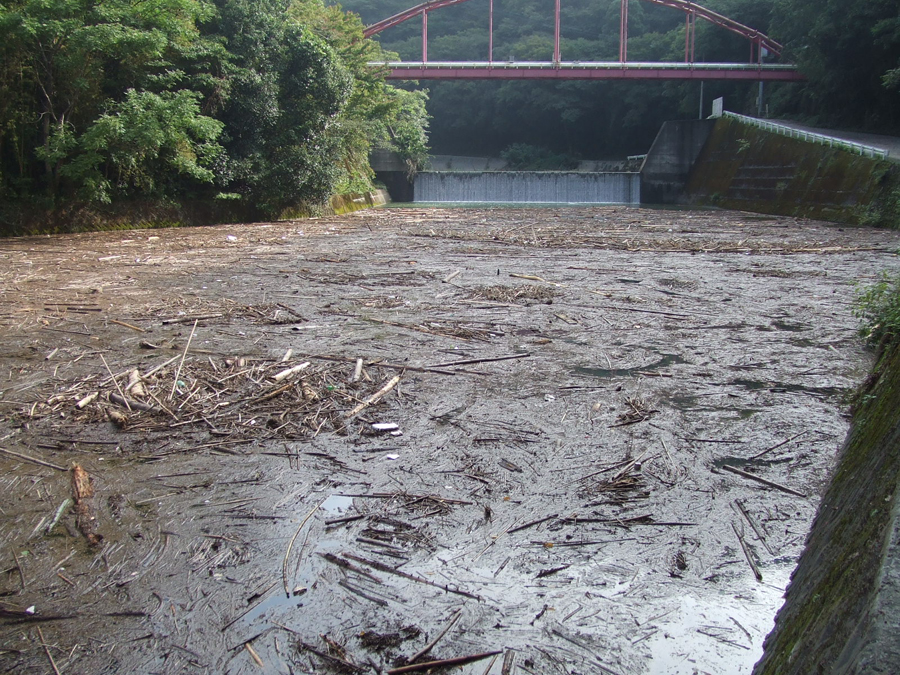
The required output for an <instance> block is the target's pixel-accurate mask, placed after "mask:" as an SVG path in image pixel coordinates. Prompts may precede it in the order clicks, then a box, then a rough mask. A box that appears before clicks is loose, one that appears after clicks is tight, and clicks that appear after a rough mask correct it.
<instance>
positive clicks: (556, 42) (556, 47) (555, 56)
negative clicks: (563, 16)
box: [553, 0, 562, 63]
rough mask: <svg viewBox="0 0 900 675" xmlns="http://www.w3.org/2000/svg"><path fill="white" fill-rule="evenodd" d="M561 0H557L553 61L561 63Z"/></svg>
mask: <svg viewBox="0 0 900 675" xmlns="http://www.w3.org/2000/svg"><path fill="white" fill-rule="evenodd" d="M561 60H562V59H561V58H560V55H559V0H556V24H555V29H554V32H553V63H559V62H560V61H561Z"/></svg>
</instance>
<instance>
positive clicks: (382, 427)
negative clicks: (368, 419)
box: [372, 422, 400, 431]
mask: <svg viewBox="0 0 900 675" xmlns="http://www.w3.org/2000/svg"><path fill="white" fill-rule="evenodd" d="M372 428H373V429H374V430H375V431H396V430H397V429H399V428H400V425H399V424H396V423H394V422H375V423H374V424H373V425H372Z"/></svg>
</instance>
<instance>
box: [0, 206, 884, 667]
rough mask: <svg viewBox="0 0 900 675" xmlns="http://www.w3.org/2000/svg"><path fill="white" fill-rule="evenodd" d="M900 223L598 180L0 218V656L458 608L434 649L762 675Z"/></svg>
mask: <svg viewBox="0 0 900 675" xmlns="http://www.w3.org/2000/svg"><path fill="white" fill-rule="evenodd" d="M898 246H900V234H898V233H893V232H880V231H871V230H851V229H840V228H837V227H835V226H831V225H826V224H822V223H815V222H808V221H798V220H793V219H777V218H760V217H758V216H751V215H748V214H741V213H731V212H704V213H697V212H666V211H649V210H641V209H625V208H608V207H604V208H589V209H587V208H585V209H581V208H569V209H565V208H561V209H522V210H519V209H426V208H416V209H399V208H398V209H385V210H379V211H369V212H361V213H358V214H356V215H353V216H349V217H343V218H333V219H322V220H314V221H302V222H300V221H298V222H291V223H278V224H260V225H254V226H243V227H239V226H223V227H217V228H205V229H194V230H166V231H136V232H129V233H124V234H123V233H102V234H89V235H80V236H68V237H52V238H34V239H21V240H8V241H4V242H2V243H0V258H2V267H0V279H2V282H0V293H2V295H0V303H2V304H0V323H2V335H3V338H2V343H0V362H2V370H0V375H2V384H0V399H2V403H0V406H2V411H3V418H2V421H3V427H2V429H0V438H2V443H0V448H2V449H3V451H4V452H3V453H2V454H0V471H2V478H0V488H2V492H0V509H2V514H3V518H2V520H0V542H2V544H0V546H2V548H0V565H2V570H0V571H2V575H0V594H2V597H0V669H2V670H5V671H16V672H34V673H40V672H47V673H51V672H53V670H54V669H58V671H59V672H61V673H125V672H135V673H138V672H140V673H182V672H210V673H212V672H215V673H220V672H221V673H243V672H246V673H254V672H272V673H304V672H341V671H342V669H343V671H345V672H350V671H352V670H354V669H358V671H359V672H385V671H387V670H389V669H390V668H395V667H397V666H398V665H402V664H403V663H404V662H405V659H408V658H410V657H412V656H413V655H415V654H416V653H417V652H419V651H421V650H422V649H423V648H425V647H426V646H427V645H429V644H430V643H431V642H432V641H433V640H434V639H435V638H438V637H440V636H441V634H442V631H444V629H446V628H448V627H449V630H447V632H446V633H445V634H443V636H442V637H441V638H440V640H439V641H438V642H437V644H436V645H434V646H433V648H432V649H431V650H430V651H429V652H427V654H425V655H423V656H421V657H420V658H419V661H428V660H438V659H449V658H454V657H465V656H470V655H478V654H484V653H490V652H495V651H496V652H499V653H498V654H496V655H495V656H491V657H488V658H485V659H483V660H480V661H477V662H476V663H473V664H470V665H464V666H462V667H459V668H458V669H457V670H456V671H454V672H461V673H471V674H475V673H478V674H481V673H488V672H489V673H493V674H494V675H497V674H498V673H501V672H502V673H619V674H621V675H624V674H625V673H695V672H696V673H716V674H719V673H748V672H750V669H751V667H752V664H753V663H754V662H755V661H756V660H757V659H758V658H759V655H760V652H761V644H762V639H763V637H764V635H765V634H766V633H767V632H768V631H769V630H770V628H771V625H772V620H773V617H774V614H775V612H776V610H777V608H778V607H779V605H780V603H781V595H782V592H783V589H784V586H785V584H786V582H787V580H788V577H789V575H790V573H791V571H792V569H793V567H794V565H795V562H796V559H797V556H798V555H799V553H800V551H801V548H802V545H803V542H804V538H805V536H806V533H807V531H808V529H809V526H810V520H811V518H812V515H813V513H814V510H815V507H816V504H817V501H818V496H819V494H820V491H821V489H822V488H823V485H824V482H825V480H826V478H827V472H828V471H829V469H830V467H831V466H832V463H833V460H834V456H835V453H836V451H837V450H838V448H839V446H840V444H841V442H842V440H843V438H844V435H845V433H846V430H847V417H846V402H847V396H848V394H849V392H850V391H851V390H852V389H853V387H854V386H855V385H856V384H858V383H859V381H860V380H861V379H862V378H863V377H864V376H865V373H866V371H867V368H868V366H869V360H868V356H867V355H866V353H865V352H864V350H863V348H862V345H861V343H860V342H859V341H858V339H857V338H856V336H855V326H856V321H855V319H854V318H853V316H852V299H853V294H854V291H853V286H852V284H853V282H855V281H857V280H861V281H863V282H865V281H870V280H872V279H874V277H875V275H876V273H877V272H878V271H880V270H882V269H894V270H896V269H897V268H898V267H900V265H898V260H897V257H896V255H895V252H896V250H897V248H898ZM457 272H458V273H457ZM288 352H290V353H288ZM358 359H362V367H361V368H359V369H358V366H357V364H358V361H357V360H358ZM303 364H308V365H306V366H304V367H302V368H300V366H303ZM286 371H287V374H285V372H286ZM354 375H356V376H357V377H354ZM376 425H379V426H376ZM392 425H396V427H394V426H392ZM382 426H383V428H382ZM10 453H18V456H16V455H13V454H10ZM760 453H762V454H761V456H758V457H756V458H754V456H757V455H760ZM23 457H24V458H23ZM25 458H28V459H25ZM31 460H40V461H41V462H45V464H38V463H35V462H34V461H31ZM75 465H78V466H79V467H80V468H81V469H83V470H84V472H86V475H85V473H84V472H82V471H80V470H73V468H72V467H73V466H75ZM725 467H728V468H725ZM735 471H743V472H746V473H749V474H751V475H752V476H757V477H760V478H762V479H765V480H767V481H770V482H774V483H776V484H778V485H781V486H783V487H784V488H787V491H785V490H783V489H778V488H776V487H772V486H771V484H769V485H767V484H763V483H760V482H758V481H756V480H753V479H752V478H748V477H747V476H745V475H740V474H739V473H736V472H735ZM67 500H73V501H67ZM73 502H74V503H73ZM750 561H752V565H753V566H755V568H756V571H758V573H759V576H760V577H761V580H758V579H757V577H756V571H755V570H754V569H753V567H752V566H751V562H750Z"/></svg>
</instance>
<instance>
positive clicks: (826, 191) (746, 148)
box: [687, 117, 900, 223]
mask: <svg viewBox="0 0 900 675" xmlns="http://www.w3.org/2000/svg"><path fill="white" fill-rule="evenodd" d="M898 173H900V172H898V165H897V164H895V163H893V162H889V161H887V160H877V159H872V158H868V157H861V156H859V155H856V154H853V153H851V152H849V151H846V150H841V149H838V148H831V147H828V146H824V145H819V144H816V143H810V142H807V141H802V140H799V139H794V138H788V137H786V136H781V135H779V134H775V133H773V132H770V131H764V130H763V129H759V128H757V127H754V126H750V125H747V124H744V123H741V122H739V121H737V120H735V119H730V118H724V117H723V118H721V119H719V120H718V121H717V122H716V125H715V127H714V129H713V130H712V133H711V134H710V136H709V139H708V140H707V142H706V145H705V146H704V148H703V151H702V152H701V153H700V156H699V157H698V159H697V162H696V163H695V164H694V167H693V170H692V172H691V175H690V178H689V180H688V184H687V193H688V198H689V201H690V202H692V203H695V204H702V205H711V206H719V207H722V208H729V209H740V210H745V211H754V212H757V213H771V214H778V215H788V216H802V217H807V218H817V219H822V220H832V221H837V222H846V223H857V222H860V220H861V219H865V218H866V217H867V215H868V214H869V212H870V211H872V210H877V209H878V208H879V205H880V204H881V203H882V202H883V201H884V200H885V199H887V196H888V195H889V193H890V191H891V190H893V189H894V188H895V187H896V185H897V184H898Z"/></svg>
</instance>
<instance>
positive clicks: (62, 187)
mask: <svg viewBox="0 0 900 675" xmlns="http://www.w3.org/2000/svg"><path fill="white" fill-rule="evenodd" d="M0 33H2V34H3V35H4V40H3V41H2V42H0V200H3V201H4V202H6V203H7V205H9V204H20V205H21V208H23V209H26V210H27V209H28V208H30V207H32V206H33V205H34V204H35V203H37V202H40V203H42V204H44V205H45V206H47V207H64V206H67V205H71V204H78V203H81V204H84V203H88V204H114V203H116V202H122V201H135V200H146V199H156V200H162V201H166V200H196V199H200V200H203V199H207V200H211V199H213V198H215V197H216V196H217V195H228V197H229V199H232V200H234V199H235V198H237V199H238V200H239V201H240V202H241V205H242V207H243V208H244V209H249V210H250V211H254V210H255V211H256V212H258V213H260V214H262V215H265V216H269V217H275V216H278V215H279V214H280V213H281V212H283V211H284V210H285V209H288V208H290V207H292V206H295V205H297V204H299V203H304V202H305V203H317V202H323V201H324V200H326V199H327V198H328V197H329V196H330V195H331V194H332V193H333V192H334V191H335V190H336V189H357V190H360V191H362V190H365V189H368V188H370V187H371V169H370V168H369V166H368V151H369V148H370V147H371V146H372V145H373V144H378V145H384V146H387V147H391V148H392V149H398V150H400V151H401V152H402V153H405V154H406V156H408V157H409V158H410V159H411V161H412V162H413V164H416V163H421V162H423V161H424V156H425V154H426V152H427V149H426V148H427V135H426V131H425V129H426V127H427V115H426V114H425V112H424V99H425V95H424V94H421V93H412V92H401V91H399V90H397V89H394V88H393V87H391V86H389V85H387V84H386V83H385V82H384V77H383V74H380V73H378V72H374V71H373V70H372V69H371V68H369V66H368V62H369V61H384V60H386V59H385V57H384V55H383V54H382V52H381V49H380V47H379V46H378V45H377V44H376V43H374V42H371V41H369V40H365V39H363V36H362V22H361V21H360V20H359V18H358V17H356V16H355V15H351V14H348V13H346V12H343V11H342V10H340V8H338V7H326V6H325V5H324V3H323V0H212V2H211V1H209V0H149V1H147V2H122V0H92V1H91V2H88V1H87V0H10V1H9V2H7V3H4V4H0Z"/></svg>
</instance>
